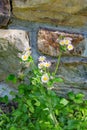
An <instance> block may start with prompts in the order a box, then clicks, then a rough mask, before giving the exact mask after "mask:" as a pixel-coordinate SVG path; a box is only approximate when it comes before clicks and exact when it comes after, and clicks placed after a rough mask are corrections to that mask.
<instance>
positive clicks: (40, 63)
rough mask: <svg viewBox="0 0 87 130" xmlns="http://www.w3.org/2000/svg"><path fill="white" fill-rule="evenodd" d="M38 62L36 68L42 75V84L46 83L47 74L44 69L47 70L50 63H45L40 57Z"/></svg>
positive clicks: (47, 79) (44, 59) (43, 57)
mask: <svg viewBox="0 0 87 130" xmlns="http://www.w3.org/2000/svg"><path fill="white" fill-rule="evenodd" d="M38 60H39V63H38V68H39V69H40V70H41V72H42V73H43V75H42V77H41V81H42V82H43V83H47V82H48V81H49V74H48V73H47V72H46V69H48V68H49V67H50V66H51V62H50V61H47V60H46V57H45V56H40V57H39V59H38Z"/></svg>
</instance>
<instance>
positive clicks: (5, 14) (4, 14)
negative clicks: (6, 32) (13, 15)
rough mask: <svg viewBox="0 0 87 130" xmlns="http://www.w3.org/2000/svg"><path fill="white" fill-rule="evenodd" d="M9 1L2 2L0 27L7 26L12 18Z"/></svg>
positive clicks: (0, 5)
mask: <svg viewBox="0 0 87 130" xmlns="http://www.w3.org/2000/svg"><path fill="white" fill-rule="evenodd" d="M10 9H11V7H10V2H9V0H0V26H6V25H7V23H8V21H9V18H10Z"/></svg>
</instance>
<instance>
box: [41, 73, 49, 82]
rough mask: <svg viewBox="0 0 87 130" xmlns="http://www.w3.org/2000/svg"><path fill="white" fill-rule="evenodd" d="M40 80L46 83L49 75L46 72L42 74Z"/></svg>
mask: <svg viewBox="0 0 87 130" xmlns="http://www.w3.org/2000/svg"><path fill="white" fill-rule="evenodd" d="M41 81H42V82H43V83H47V82H48V81H49V76H48V74H47V73H46V74H43V75H42V77H41Z"/></svg>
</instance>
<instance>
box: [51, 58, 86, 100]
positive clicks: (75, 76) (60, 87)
mask: <svg viewBox="0 0 87 130" xmlns="http://www.w3.org/2000/svg"><path fill="white" fill-rule="evenodd" d="M55 67H56V61H55V62H52V67H51V71H54V70H55ZM57 76H58V77H61V78H62V79H63V81H64V82H63V83H56V84H55V85H54V89H53V90H54V91H56V93H57V94H58V95H64V96H65V95H66V94H67V93H68V92H70V91H73V92H74V93H78V92H81V93H84V94H85V96H86V99H87V58H80V57H75V58H74V57H72V58H70V57H67V58H65V57H63V59H62V60H61V63H60V66H59V69H58V71H57Z"/></svg>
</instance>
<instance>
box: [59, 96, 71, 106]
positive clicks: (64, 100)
mask: <svg viewBox="0 0 87 130" xmlns="http://www.w3.org/2000/svg"><path fill="white" fill-rule="evenodd" d="M60 103H61V104H63V105H64V106H66V105H67V104H68V103H69V101H68V100H66V99H65V98H62V99H61V100H60Z"/></svg>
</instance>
